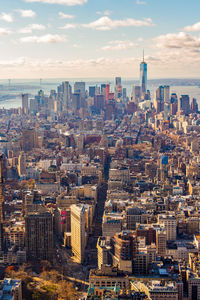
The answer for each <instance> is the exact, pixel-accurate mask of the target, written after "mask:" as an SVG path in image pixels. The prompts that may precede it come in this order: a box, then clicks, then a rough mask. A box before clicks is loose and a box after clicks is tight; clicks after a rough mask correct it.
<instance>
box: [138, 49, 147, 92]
mask: <svg viewBox="0 0 200 300" xmlns="http://www.w3.org/2000/svg"><path fill="white" fill-rule="evenodd" d="M140 86H141V92H142V94H145V93H146V91H147V63H145V61H144V54H143V61H142V62H141V64H140Z"/></svg>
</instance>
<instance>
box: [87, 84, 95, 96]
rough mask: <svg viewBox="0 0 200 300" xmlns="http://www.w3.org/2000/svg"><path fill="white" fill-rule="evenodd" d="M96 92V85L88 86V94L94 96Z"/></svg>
mask: <svg viewBox="0 0 200 300" xmlns="http://www.w3.org/2000/svg"><path fill="white" fill-rule="evenodd" d="M95 93H96V86H89V96H90V97H92V98H94V96H95Z"/></svg>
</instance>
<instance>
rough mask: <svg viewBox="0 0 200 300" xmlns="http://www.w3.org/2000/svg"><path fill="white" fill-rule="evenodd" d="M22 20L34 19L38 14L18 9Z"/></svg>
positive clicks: (29, 10) (30, 10)
mask: <svg viewBox="0 0 200 300" xmlns="http://www.w3.org/2000/svg"><path fill="white" fill-rule="evenodd" d="M17 11H18V12H19V13H20V15H21V17H22V18H34V17H35V16H36V13H35V12H34V11H33V10H32V9H18V10H17Z"/></svg>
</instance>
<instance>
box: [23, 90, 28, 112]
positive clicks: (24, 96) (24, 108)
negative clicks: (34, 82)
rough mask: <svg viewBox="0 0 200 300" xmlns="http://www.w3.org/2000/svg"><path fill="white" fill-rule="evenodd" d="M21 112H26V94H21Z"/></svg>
mask: <svg viewBox="0 0 200 300" xmlns="http://www.w3.org/2000/svg"><path fill="white" fill-rule="evenodd" d="M22 112H23V114H27V113H28V94H22Z"/></svg>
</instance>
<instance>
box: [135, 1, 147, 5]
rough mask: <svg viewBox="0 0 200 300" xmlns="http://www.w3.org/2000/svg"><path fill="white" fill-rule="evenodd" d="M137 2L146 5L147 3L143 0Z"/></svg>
mask: <svg viewBox="0 0 200 300" xmlns="http://www.w3.org/2000/svg"><path fill="white" fill-rule="evenodd" d="M136 4H138V5H146V4H147V3H146V2H145V1H142V0H136Z"/></svg>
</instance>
